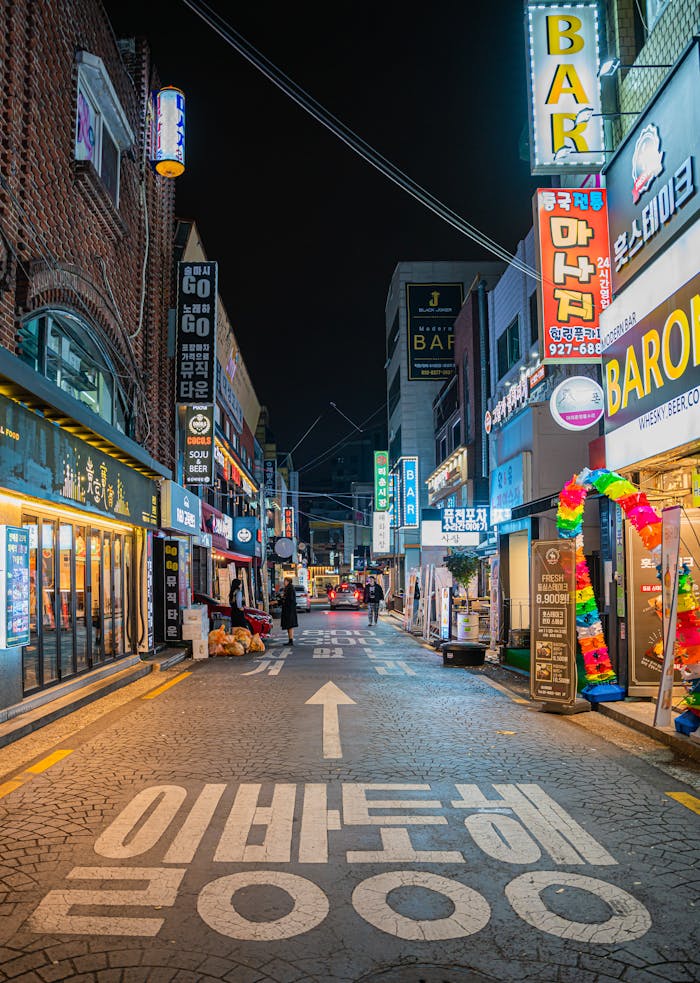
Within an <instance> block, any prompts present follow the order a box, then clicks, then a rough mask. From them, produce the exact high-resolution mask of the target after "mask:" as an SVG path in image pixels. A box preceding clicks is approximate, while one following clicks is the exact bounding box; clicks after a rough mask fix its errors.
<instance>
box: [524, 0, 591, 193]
mask: <svg viewBox="0 0 700 983" xmlns="http://www.w3.org/2000/svg"><path fill="white" fill-rule="evenodd" d="M526 17H527V37H528V42H529V43H528V49H529V62H530V171H531V173H532V174H567V173H569V174H570V173H584V174H590V173H591V172H594V171H599V170H600V168H601V167H602V166H603V164H604V162H605V155H604V154H603V153H602V151H603V150H604V149H605V144H604V142H603V139H604V138H603V118H602V116H601V113H602V107H601V98H600V79H599V78H598V69H599V67H600V62H599V33H600V27H599V15H598V4H597V3H596V2H590V0H578V2H577V3H559V4H546V3H542V2H541V0H540V2H530V3H528V4H527V7H526Z"/></svg>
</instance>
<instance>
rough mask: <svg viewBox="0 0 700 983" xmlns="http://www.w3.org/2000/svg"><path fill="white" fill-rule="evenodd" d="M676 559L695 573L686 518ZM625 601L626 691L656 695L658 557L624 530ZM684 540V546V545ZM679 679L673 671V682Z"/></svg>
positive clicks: (659, 646) (659, 614) (659, 602)
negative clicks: (626, 611)
mask: <svg viewBox="0 0 700 983" xmlns="http://www.w3.org/2000/svg"><path fill="white" fill-rule="evenodd" d="M680 535H681V544H684V545H682V546H681V550H680V556H679V563H680V564H681V565H682V564H683V563H687V564H688V566H689V567H690V570H691V573H692V574H693V577H695V571H696V566H697V564H696V561H695V558H694V557H693V556H692V555H690V552H689V549H688V548H687V546H691V544H694V543H695V540H694V537H693V532H692V530H691V528H690V525H689V523H688V520H687V519H686V518H685V517H682V518H681V533H680ZM625 540H626V544H627V601H628V625H629V644H628V658H629V687H628V689H629V694H630V696H656V694H657V692H658V689H659V682H660V680H661V670H662V666H663V648H664V642H663V628H662V617H663V598H662V596H661V594H662V591H661V582H660V580H659V578H658V576H657V572H656V565H657V563H658V562H659V560H658V557H654V556H653V555H652V554H651V553H649V552H648V551H647V550H645V549H644V545H643V544H642V542H641V540H640V538H639V536H637V535H636V534H635V533H634V532H630V531H629V529H628V530H627V535H626V536H625ZM685 544H687V546H686V545H685ZM680 683H681V677H680V673H678V672H674V686H679V685H680Z"/></svg>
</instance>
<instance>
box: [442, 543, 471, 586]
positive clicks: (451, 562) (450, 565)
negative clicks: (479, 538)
mask: <svg viewBox="0 0 700 983" xmlns="http://www.w3.org/2000/svg"><path fill="white" fill-rule="evenodd" d="M445 566H446V567H447V569H448V570H449V571H450V573H451V574H452V576H453V578H454V579H455V580H456V581H457V583H458V584H459V585H460V586H461V587H464V589H465V590H466V589H467V587H468V586H469V583H470V581H471V580H472V578H473V577H474V574H475V573H476V572H477V570H478V569H479V557H478V556H477V555H476V553H473V552H470V551H469V550H455V549H453V550H451V551H450V554H449V556H446V557H445Z"/></svg>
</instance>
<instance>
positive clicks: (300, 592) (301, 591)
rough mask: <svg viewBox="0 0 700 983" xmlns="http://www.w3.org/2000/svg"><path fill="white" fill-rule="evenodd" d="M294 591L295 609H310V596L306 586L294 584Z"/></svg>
mask: <svg viewBox="0 0 700 983" xmlns="http://www.w3.org/2000/svg"><path fill="white" fill-rule="evenodd" d="M294 593H295V594H296V596H297V611H310V610H311V598H310V597H309V593H308V591H307V590H306V588H304V587H300V586H298V585H295V587H294Z"/></svg>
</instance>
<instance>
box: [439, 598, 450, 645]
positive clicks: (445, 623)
mask: <svg viewBox="0 0 700 983" xmlns="http://www.w3.org/2000/svg"><path fill="white" fill-rule="evenodd" d="M451 629H452V588H450V587H441V588H440V638H441V639H442V640H443V641H444V642H448V641H449V640H450V635H451V634H452V631H451Z"/></svg>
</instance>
